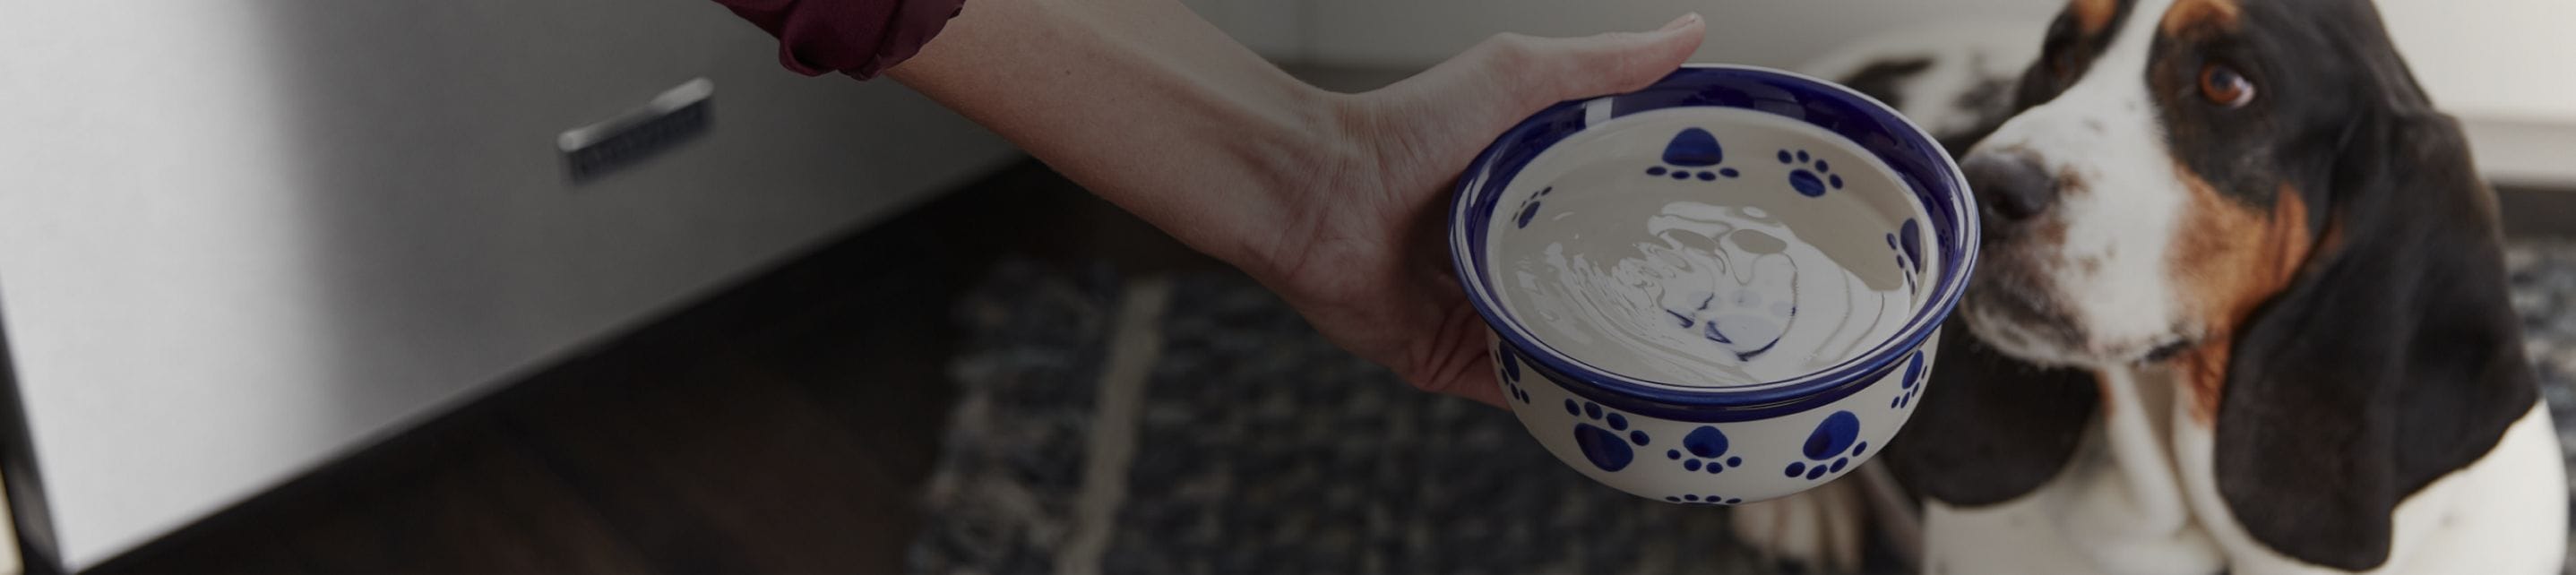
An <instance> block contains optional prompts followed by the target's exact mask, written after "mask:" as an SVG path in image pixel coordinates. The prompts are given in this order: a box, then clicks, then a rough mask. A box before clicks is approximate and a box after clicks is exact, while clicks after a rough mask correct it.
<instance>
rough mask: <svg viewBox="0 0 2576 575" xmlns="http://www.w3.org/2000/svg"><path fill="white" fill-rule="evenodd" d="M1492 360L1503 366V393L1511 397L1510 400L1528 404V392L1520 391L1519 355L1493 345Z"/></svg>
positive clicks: (1498, 345)
mask: <svg viewBox="0 0 2576 575" xmlns="http://www.w3.org/2000/svg"><path fill="white" fill-rule="evenodd" d="M1494 359H1495V361H1499V362H1502V364H1503V377H1502V381H1503V393H1505V394H1509V395H1511V396H1512V399H1518V400H1521V403H1529V402H1530V396H1529V391H1528V390H1524V389H1521V358H1520V354H1517V353H1512V350H1511V348H1509V347H1505V346H1503V345H1502V344H1499V343H1497V344H1494Z"/></svg>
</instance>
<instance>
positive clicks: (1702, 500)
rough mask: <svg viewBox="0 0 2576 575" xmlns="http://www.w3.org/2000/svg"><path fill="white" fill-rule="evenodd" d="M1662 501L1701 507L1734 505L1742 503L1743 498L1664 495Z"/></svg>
mask: <svg viewBox="0 0 2576 575" xmlns="http://www.w3.org/2000/svg"><path fill="white" fill-rule="evenodd" d="M1664 500H1665V501H1671V502H1674V503H1697V504H1701V505H1734V504H1737V503H1743V502H1744V498H1741V497H1718V496H1715V495H1707V496H1702V495H1699V494H1683V495H1666V496H1664Z"/></svg>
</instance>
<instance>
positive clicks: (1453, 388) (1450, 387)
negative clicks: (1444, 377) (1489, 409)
mask: <svg viewBox="0 0 2576 575" xmlns="http://www.w3.org/2000/svg"><path fill="white" fill-rule="evenodd" d="M1432 391H1436V392H1440V393H1446V394H1449V395H1455V396H1458V397H1464V398H1467V399H1473V400H1476V401H1477V402H1479V403H1483V404H1485V405H1491V406H1494V407H1501V408H1509V407H1511V406H1509V405H1505V404H1503V390H1502V387H1501V384H1500V383H1499V382H1496V381H1494V373H1493V371H1492V370H1472V371H1470V372H1469V373H1467V374H1464V375H1461V376H1460V377H1457V378H1455V379H1450V380H1449V381H1448V383H1446V384H1445V387H1443V388H1441V389H1434V390H1432Z"/></svg>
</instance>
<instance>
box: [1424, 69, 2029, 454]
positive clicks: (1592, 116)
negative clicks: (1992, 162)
mask: <svg viewBox="0 0 2576 575" xmlns="http://www.w3.org/2000/svg"><path fill="white" fill-rule="evenodd" d="M1693 106H1705V107H1719V108H1735V109H1748V110H1755V111H1760V112H1767V113H1771V114H1775V115H1779V116H1783V117H1787V118H1789V119H1792V120H1797V121H1800V122H1804V123H1807V124H1809V125H1814V126H1816V127H1819V128H1823V129H1825V130H1826V131H1829V132H1833V133H1834V134H1836V135H1839V136H1841V137H1843V138H1844V139H1846V140H1849V141H1850V142H1851V143H1852V144H1855V145H1856V146H1857V147H1859V148H1861V149H1864V150H1867V151H1869V152H1870V153H1871V154H1872V155H1875V156H1877V157H1878V158H1879V160H1880V161H1882V162H1885V163H1886V164H1887V165H1888V166H1889V167H1891V168H1894V170H1895V171H1896V173H1897V174H1896V175H1897V178H1898V179H1899V180H1902V181H1904V182H1905V185H1906V187H1907V188H1908V189H1909V190H1911V191H1912V192H1913V193H1914V195H1915V197H1916V198H1918V199H1919V200H1921V201H1922V204H1923V207H1924V211H1925V212H1926V214H1927V215H1928V216H1929V218H1930V220H1931V221H1928V222H1926V223H1927V224H1928V225H1927V227H1929V228H1932V229H1931V230H1929V231H1930V232H1931V233H1930V235H1931V236H1932V238H1931V239H1933V240H1934V242H1932V245H1933V247H1936V248H1939V253H1940V258H1941V270H1940V271H1941V276H1940V278H1939V279H1937V280H1936V281H1934V282H1933V284H1932V285H1933V289H1932V291H1931V294H1932V296H1931V298H1930V299H1928V300H1926V303H1925V305H1923V306H1922V307H1920V308H1918V309H1917V310H1916V311H1915V313H1914V315H1913V317H1911V318H1908V319H1907V322H1906V324H1905V326H1904V327H1903V328H1901V329H1900V330H1899V331H1898V332H1897V335H1896V336H1895V337H1893V338H1890V339H1888V340H1887V341H1886V342H1882V343H1880V344H1879V345H1878V346H1877V347H1874V348H1871V349H1870V350H1869V352H1868V353H1864V354H1861V355H1860V356H1858V357H1855V358H1853V359H1851V360H1848V361H1845V362H1843V363H1840V364H1837V365H1835V366H1833V367H1830V368H1826V369H1823V370H1819V371H1816V372H1814V373H1809V374H1806V375H1801V376H1798V377H1794V378H1789V379H1785V380H1778V381H1769V382H1762V383H1758V384H1752V385H1748V386H1733V387H1723V388H1709V387H1690V386H1681V385H1675V384H1670V383H1662V382H1655V381H1648V380H1643V379H1638V378H1634V377H1628V376H1624V375H1619V374H1616V373H1612V372H1610V371H1608V370H1603V369H1599V368H1595V367H1592V366H1591V365H1589V364H1585V363H1583V362H1580V361H1576V360H1574V359H1573V358H1571V357H1567V356H1565V355H1564V354H1563V353H1560V352H1558V351H1556V350H1555V349H1554V348H1550V347H1546V346H1544V345H1540V344H1539V343H1538V342H1537V341H1536V340H1535V339H1534V338H1533V337H1531V336H1529V335H1528V334H1526V333H1525V330H1526V328H1524V327H1522V326H1521V324H1520V322H1519V321H1518V320H1517V319H1516V318H1513V317H1511V316H1509V315H1507V314H1504V313H1503V312H1502V307H1501V306H1500V305H1499V304H1497V303H1496V300H1495V298H1494V296H1493V294H1492V293H1491V288H1490V286H1489V285H1488V283H1489V282H1488V281H1487V280H1486V275H1487V274H1486V273H1485V272H1486V268H1485V259H1486V257H1485V250H1484V242H1483V241H1482V240H1483V239H1484V236H1485V235H1486V232H1487V229H1486V228H1487V227H1488V224H1490V223H1491V220H1492V219H1493V217H1494V213H1495V211H1494V206H1493V204H1494V203H1496V202H1499V201H1500V200H1501V196H1502V192H1503V191H1504V189H1505V188H1507V187H1509V186H1510V184H1511V180H1512V178H1513V177H1514V176H1517V175H1519V173H1520V171H1521V169H1523V168H1526V167H1528V165H1529V163H1530V161H1531V160H1532V159H1535V158H1537V157H1538V155H1539V154H1540V153H1541V152H1544V151H1546V150H1547V149H1548V148H1549V147H1552V146H1554V145H1556V143H1557V142H1560V141H1563V140H1564V139H1565V138H1567V137H1570V136H1572V135H1574V134H1576V133H1579V132H1582V131H1583V130H1585V129H1587V128H1588V127H1590V126H1591V125H1593V124H1597V123H1600V122H1604V121H1608V120H1610V119H1611V118H1617V117H1621V116H1627V115H1630V114H1637V113H1641V112H1647V111H1651V110H1661V109H1666V108H1676V107H1693ZM1870 136H1878V137H1877V138H1874V139H1871V138H1869V137H1870ZM1454 192H1455V196H1454V199H1453V200H1452V201H1451V209H1450V215H1449V228H1450V235H1449V255H1450V257H1451V259H1452V260H1453V261H1454V263H1455V265H1456V272H1457V273H1458V280H1459V282H1460V285H1461V286H1462V287H1464V288H1466V292H1467V300H1468V301H1469V302H1470V303H1472V304H1473V305H1474V306H1475V308H1476V313H1477V314H1479V315H1482V316H1484V319H1485V323H1486V325H1488V326H1490V327H1492V328H1494V333H1495V334H1496V335H1498V336H1499V337H1501V338H1502V339H1503V341H1505V342H1507V343H1508V344H1509V347H1511V348H1513V351H1516V352H1519V353H1520V354H1521V356H1522V358H1523V359H1525V360H1526V361H1525V362H1524V363H1525V364H1528V365H1531V366H1533V367H1537V368H1540V371H1541V372H1542V375H1546V376H1549V379H1551V380H1554V381H1556V382H1558V384H1559V385H1561V386H1563V387H1566V388H1567V389H1568V391H1572V392H1574V393H1575V394H1576V395H1580V396H1583V397H1584V398H1586V399H1590V400H1593V401H1596V402H1599V403H1603V404H1607V405H1609V406H1610V407H1616V408H1619V409H1622V410H1625V411H1628V412H1631V413H1637V414H1640V415H1647V416H1651V417H1659V418H1664V419H1676V420H1685V421H1700V422H1718V421H1744V420H1752V419H1767V418H1772V417H1777V416H1780V415H1785V414H1789V413H1795V412H1798V411H1804V410H1806V409H1809V408H1812V407H1815V406H1817V405H1822V404H1825V403H1830V402H1833V401H1835V400H1840V399H1842V398H1844V397H1847V396H1850V395H1851V394H1853V393H1856V392H1858V391H1859V390H1860V389H1862V388H1865V387H1868V385H1869V384H1870V383H1871V382H1874V381H1877V379H1878V378H1879V377H1881V376H1883V375H1884V374H1886V373H1887V372H1888V371H1890V370H1891V369H1893V368H1894V367H1895V366H1896V363H1897V361H1896V360H1898V359H1900V358H1903V357H1905V356H1906V355H1907V354H1909V353H1911V352H1913V351H1915V350H1917V349H1920V348H1921V347H1922V346H1923V342H1924V340H1925V339H1926V338H1929V337H1931V335H1932V333H1933V332H1935V331H1936V330H1938V329H1939V328H1940V325H1941V323H1942V322H1943V320H1945V319H1947V318H1948V317H1949V316H1950V313H1951V311H1952V310H1953V309H1955V308H1956V307H1957V306H1958V303H1959V296H1960V294H1961V292H1963V291H1965V289H1966V284H1967V278H1968V274H1969V273H1970V272H1971V271H1973V270H1974V269H1975V267H1976V262H1977V238H1978V236H1979V233H1980V231H1979V228H1978V225H1979V223H1978V221H1977V215H1976V210H1975V206H1976V204H1975V201H1974V200H1975V198H1974V196H1972V195H1971V192H1970V191H1969V189H1968V183H1967V180H1966V178H1965V177H1963V176H1962V175H1961V174H1960V172H1959V166H1958V164H1957V163H1955V162H1953V161H1952V160H1951V158H1950V153H1949V152H1948V151H1947V150H1945V149H1943V148H1942V147H1941V144H1940V142H1938V141H1935V140H1934V139H1933V138H1932V137H1931V136H1930V135H1929V133H1927V132H1925V131H1924V130H1923V128H1922V127H1921V126H1916V125H1915V124H1914V123H1913V122H1912V121H1909V120H1907V119H1905V117H1904V116H1903V115H1901V114H1899V113H1897V112H1896V111H1895V110H1893V109H1890V108H1888V107H1887V105H1886V104H1883V103H1880V102H1879V101H1878V100H1876V99H1873V98H1870V97H1869V96H1867V95H1864V94H1861V93H1859V92H1856V91H1853V90H1852V89H1850V88H1846V87H1843V86H1841V85H1839V84H1834V83H1832V82H1826V81H1824V80H1819V79H1816V78H1813V77H1809V76H1805V75H1801V74H1797V73H1793V72H1786V71H1781V70H1774V69H1769V68H1760V67H1754V66H1737V65H1716V64H1692V65H1687V66H1683V67H1682V68H1681V69H1680V70H1676V71H1674V72H1673V73H1672V74H1670V75H1667V76H1665V77H1664V78H1663V79H1661V80H1657V81H1656V82H1655V83H1654V84H1652V85H1649V86H1647V87H1646V88H1643V89H1640V90H1637V91H1635V92H1628V93H1624V94H1615V95H1610V96H1602V97H1597V98H1590V99H1585V100H1573V101H1567V102H1562V103H1558V104H1556V105H1554V106H1550V107H1548V108H1547V109H1545V110H1542V111H1540V112H1539V113H1537V114H1535V115H1532V116H1530V117H1529V118H1528V119H1526V120H1523V121H1521V123H1520V124H1518V125H1515V126H1513V127H1512V129H1511V130H1510V131H1506V132H1504V133H1503V135H1502V136H1501V137H1499V138H1496V139H1495V140H1494V143H1493V144H1492V145H1490V146H1487V147H1486V148H1485V150H1484V151H1483V152H1482V153H1479V154H1477V155H1476V160H1475V162H1473V163H1470V164H1468V169H1467V171H1466V172H1465V173H1463V174H1461V175H1460V176H1459V178H1458V183H1457V186H1456V189H1455V190H1454ZM1943 192H1947V193H1946V197H1945V194H1944V193H1943ZM1748 388H1749V389H1748Z"/></svg>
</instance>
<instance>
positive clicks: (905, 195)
mask: <svg viewBox="0 0 2576 575" xmlns="http://www.w3.org/2000/svg"><path fill="white" fill-rule="evenodd" d="M0 70H6V71H7V72H6V73H5V74H0V126H7V129H5V130H0V157H6V158H9V160H8V162H7V163H8V166H7V167H6V168H0V287H5V289H0V309H5V310H6V313H5V314H0V316H5V321H6V326H5V328H6V330H7V335H8V340H9V342H10V344H11V346H12V348H13V349H12V350H11V352H12V355H13V357H14V359H15V360H16V368H17V369H16V371H17V376H18V380H19V386H20V392H21V393H22V396H23V399H24V402H25V407H26V411H27V414H28V416H29V424H30V426H31V427H32V430H33V437H34V443H35V448H36V454H37V459H38V463H39V465H40V467H41V468H42V477H38V478H27V479H28V480H30V481H32V480H38V479H40V480H41V481H42V483H43V485H44V487H45V488H46V491H47V497H46V499H47V500H49V502H50V503H51V511H52V513H51V515H52V519H53V521H52V522H53V524H54V527H55V535H57V536H58V543H59V547H60V550H61V552H62V553H63V555H64V557H65V559H66V560H67V563H68V564H69V565H70V566H71V567H73V568H75V569H77V568H80V567H82V566H86V565H90V564H94V563H96V562H98V561H100V560H102V559H105V558H108V557H110V556H112V555H113V554H115V553H117V552H119V551H121V550H124V549H127V548H130V547H132V546H134V545H136V544H139V543H142V542H144V541H147V540H149V539H152V538H154V537H156V536H158V535H160V534H162V533H164V532H166V531H168V530H170V529H172V528H175V527H178V526H180V525H183V524H185V523H187V522H189V521H191V520H193V519H195V518H197V517H201V516H203V515H205V514H207V513H209V512H212V511H215V510H218V509H221V508H223V507H225V506H226V505H229V504H231V503H233V502H235V501H237V500H240V499H242V498H244V497H246V496H249V495H252V494H255V493H257V492H259V491H261V490H263V489H265V488H267V487H268V486H271V485H274V484H276V483H277V482H279V481H282V480H284V479H287V478H290V477H292V476H294V475H296V474H298V473H301V472H303V471H305V470H308V469H311V468H313V467H314V466H316V465H318V464H320V463H322V462H324V461H326V460H328V459H329V458H332V457H334V456H337V455H339V454H343V453H347V452H349V451H351V450H353V449H356V448H359V447H362V446H363V445H364V444H366V443H367V442H368V441H369V440H371V439H373V438H378V437H382V436H385V435H387V434H390V433H393V432H396V431H399V430H401V429H403V428H404V427H406V426H407V425H408V424H409V423H411V422H415V421H419V420H421V419H422V418H424V417H427V416H430V415H434V414H435V413H436V412H438V411H440V410H441V409H442V408H444V407H446V406H450V405H454V404H456V403H457V402H459V401H462V400H464V399H467V398H470V397H472V396H475V395H479V394H480V393H482V392H485V391H488V390H489V389H490V388H491V387H492V386H493V385H494V384H496V383H499V382H502V381H505V380H507V379H509V378H510V377H512V376H513V375H515V374H522V373H526V372H527V371H528V370H530V369H533V368H534V367H536V366H539V365H541V364H543V363H545V362H546V361H548V360H549V359H552V358H554V357H557V356H559V355H560V354H562V353H564V352H565V351H567V350H571V349H574V348H576V347H577V346H579V345H581V344H582V343H584V342H587V341H591V340H594V339H597V338H600V337H603V336H605V335H608V334H610V333H611V332H613V331H615V330H617V329H619V328H622V327H626V326H632V325H635V324H637V323H638V322H640V321H641V320H643V319H645V318H646V317H647V316H649V315H650V314H652V313H654V312H656V311H660V310H665V309H669V308H670V307H671V306H673V305H676V304H679V303H682V302H685V301H687V300H688V299H689V298H691V297H693V296H698V295H702V294H705V293H707V292H708V291H709V290H711V289H714V288H715V287H717V286H719V285H722V284H723V283H724V282H725V281H726V280H727V279H728V278H733V277H737V276H739V275H741V274H743V273H746V272H748V271H750V270H753V269H755V268H757V267H759V266H761V265H763V264H766V263H770V262H773V261H776V260H778V259H780V258H781V257H783V256H785V255H787V254H790V253H792V252H794V251H796V250H797V249H798V248H800V247H804V246H807V245H810V244H813V243H814V242H816V241H818V240H820V239H822V238H825V237H827V236H830V235H833V234H835V233H837V232H842V231H846V230H849V229H851V228H852V227H854V226H859V225H864V224H865V223H866V222H868V221H872V220H874V219H876V218H880V217H883V216H885V215H888V214H889V213H890V212H892V211H893V210H896V209H898V208H901V207H903V206H906V205H910V204H912V203H914V202H916V201H917V200H919V199H921V198H922V197H923V196H924V195H925V194H926V193H928V192H931V191H933V190H935V189H938V188H940V187H942V186H945V185H949V184H952V183H955V182H959V181H961V179H962V178H964V177H967V176H969V175H971V174H973V173H975V172H978V171H980V170H982V169H985V168H987V167H990V166H992V165H995V164H996V163H997V162H999V161H1002V160H1004V159H1006V157H1007V156H1008V155H1009V154H1010V151H1009V148H1008V146H1007V145H1006V144H1004V143H1003V142H1001V141H999V139H997V138H994V137H992V136H990V135H989V134H988V133H986V132H984V131H982V130H980V129H978V128H975V127H973V126H972V125H971V124H969V123H967V122H965V121H964V120H962V119H959V118H957V117H955V116H953V115H951V114H949V113H947V112H945V111H942V110H940V109H939V108H938V107H937V106H936V105H934V104H932V103H930V102H928V101H926V100H923V99H921V98H919V97H917V96H915V95H913V94H911V93H909V92H907V91H905V90H904V89H903V88H902V87H901V86H898V85H895V84H892V83H876V84H860V83H858V82H855V81H852V80H850V79H848V78H845V77H839V76H831V77H823V78H805V77H802V76H798V75H795V74H793V73H790V72H787V71H785V70H783V69H781V68H780V67H779V66H778V64H777V55H776V47H775V44H774V43H772V42H771V41H770V40H769V39H768V37H767V36H766V35H764V34H762V33H761V32H760V31H759V30H757V29H756V28H753V27H752V26H750V25H748V24H746V23H743V22H741V21H740V20H738V19H736V18H735V17H733V15H731V14H730V13H727V12H726V11H725V10H724V9H722V8H721V7H719V6H716V5H715V4H713V3H711V2H706V1H704V0H548V1H544V2H521V1H515V0H367V1H342V0H262V1H257V2H0ZM695 78H706V79H708V80H709V81H711V82H712V84H713V88H714V92H713V94H714V95H713V100H712V123H711V124H710V126H711V128H710V130H709V131H707V132H706V133H704V134H703V137H701V138H699V139H696V140H694V141H689V142H687V143H684V144H681V145H679V146H677V147H674V148H672V149H670V150H668V151H667V152H665V153H663V154H660V155H658V156H656V157H653V158H650V159H648V160H646V161H642V162H640V163H637V164H634V165H632V166H630V167H628V168H626V169H624V170H622V171H617V172H612V173H607V174H604V175H602V176H600V177H598V178H595V179H592V180H589V181H586V182H584V183H580V184H575V183H573V181H572V179H571V178H570V177H568V173H567V167H566V165H565V162H564V159H563V158H562V157H561V156H560V154H559V152H558V151H557V150H556V137H557V135H558V134H560V133H562V132H563V131H565V130H567V129H571V128H574V127H576V126H581V125H584V124H589V123H592V122H597V121H600V120H604V119H608V118H611V117H614V116H616V115H617V114H618V113H620V112H621V111H625V110H628V109H630V108H633V107H635V106H638V105H641V104H644V103H645V102H646V101H647V100H648V99H650V98H653V97H654V96H655V95H656V94H660V93H662V92H663V91H665V90H668V89H670V88H672V87H674V86H678V85H681V84H683V83H685V82H688V81H690V80H692V79H695ZM21 480H22V478H20V477H9V478H8V481H10V482H12V483H17V482H19V481H21Z"/></svg>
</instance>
